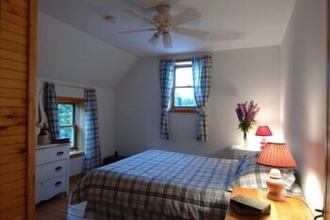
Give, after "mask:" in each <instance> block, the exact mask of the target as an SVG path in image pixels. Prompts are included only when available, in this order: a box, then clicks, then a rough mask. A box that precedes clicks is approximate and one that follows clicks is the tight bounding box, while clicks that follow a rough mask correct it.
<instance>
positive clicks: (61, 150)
mask: <svg viewBox="0 0 330 220" xmlns="http://www.w3.org/2000/svg"><path fill="white" fill-rule="evenodd" d="M69 161H70V146H69V145H68V144H49V145H39V146H37V148H36V198H35V202H36V203H38V202H40V201H42V200H47V199H50V198H51V197H53V196H55V195H57V194H58V193H61V192H65V193H66V195H68V194H69Z"/></svg>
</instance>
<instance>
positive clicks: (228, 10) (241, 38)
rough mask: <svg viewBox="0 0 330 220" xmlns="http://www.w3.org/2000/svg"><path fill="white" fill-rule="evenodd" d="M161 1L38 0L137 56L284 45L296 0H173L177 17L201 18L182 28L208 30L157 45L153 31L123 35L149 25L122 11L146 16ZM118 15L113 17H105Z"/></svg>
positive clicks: (43, 6)
mask: <svg viewBox="0 0 330 220" xmlns="http://www.w3.org/2000/svg"><path fill="white" fill-rule="evenodd" d="M160 1H161V0H39V10H40V11H41V12H43V13H45V14H47V15H49V16H51V17H54V18H55V19H58V20H60V21H62V22H64V23H67V24H69V25H71V26H74V27H75V28H77V29H79V30H81V31H83V32H85V33H87V34H89V35H91V36H93V37H96V38H98V39H100V40H103V41H105V42H107V43H109V44H111V45H113V46H116V47H118V48H121V49H123V50H125V51H127V52H129V53H132V54H134V55H137V56H139V57H148V56H158V55H165V54H181V53H191V52H202V51H219V50H228V49H238V48H248V47H259V46H270V45H280V44H281V42H282V39H283V35H284V33H285V30H286V27H287V24H288V21H289V19H290V15H291V12H292V9H293V6H294V3H295V0H204V1H201V0H170V5H171V10H170V14H171V15H172V16H175V15H176V14H179V13H180V12H181V11H183V10H184V9H186V8H193V9H195V10H196V11H197V12H199V13H200V14H201V15H202V17H201V18H199V19H197V20H194V21H191V22H187V23H185V24H182V25H180V27H187V28H194V29H199V30H205V31H208V32H209V35H208V36H207V37H206V38H205V39H202V40H200V39H194V38H191V37H187V36H182V35H178V34H175V33H172V34H171V36H172V39H173V47H172V48H169V49H164V48H163V46H162V45H158V46H157V47H153V46H152V45H151V44H149V43H148V42H147V41H148V40H149V38H150V37H151V35H152V34H153V32H140V33H132V34H126V35H123V34H119V33H118V32H119V31H124V30H131V29H139V28H148V27H152V25H151V24H149V23H148V22H145V21H141V20H139V19H136V18H135V17H133V16H130V15H128V14H125V13H124V12H122V10H123V9H128V8H135V9H137V10H139V11H140V12H141V13H143V14H144V15H146V16H148V17H150V18H151V17H152V16H153V15H154V14H155V10H154V9H153V8H152V6H155V5H157V4H159V2H160ZM107 15H112V16H115V18H116V21H115V22H114V23H113V22H110V21H107V20H106V19H104V16H107Z"/></svg>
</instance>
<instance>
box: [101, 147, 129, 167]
mask: <svg viewBox="0 0 330 220" xmlns="http://www.w3.org/2000/svg"><path fill="white" fill-rule="evenodd" d="M125 158H126V157H125V156H120V155H118V152H117V151H115V154H114V155H112V156H109V157H105V158H104V159H103V164H102V166H104V165H107V164H110V163H114V162H117V161H119V160H122V159H125Z"/></svg>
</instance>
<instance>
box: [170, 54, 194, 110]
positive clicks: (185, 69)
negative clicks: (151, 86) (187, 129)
mask: <svg viewBox="0 0 330 220" xmlns="http://www.w3.org/2000/svg"><path fill="white" fill-rule="evenodd" d="M171 111H172V112H196V102H195V96H194V83H193V73H192V62H191V60H185V61H177V62H176V63H175V67H174V85H173V92H172V107H171Z"/></svg>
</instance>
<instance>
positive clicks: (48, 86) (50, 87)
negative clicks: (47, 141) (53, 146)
mask: <svg viewBox="0 0 330 220" xmlns="http://www.w3.org/2000/svg"><path fill="white" fill-rule="evenodd" d="M44 94H45V112H46V115H47V118H48V129H49V130H48V131H49V133H50V135H51V139H57V138H59V136H60V129H59V119H58V107H57V97H56V91H55V85H54V83H49V82H46V83H45V92H44Z"/></svg>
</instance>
